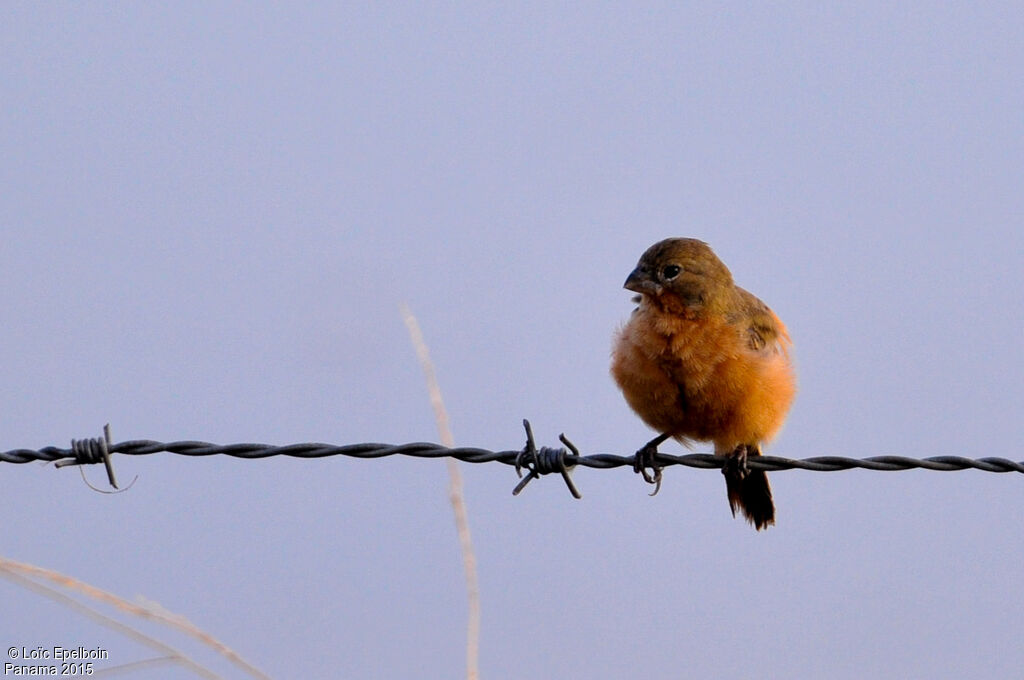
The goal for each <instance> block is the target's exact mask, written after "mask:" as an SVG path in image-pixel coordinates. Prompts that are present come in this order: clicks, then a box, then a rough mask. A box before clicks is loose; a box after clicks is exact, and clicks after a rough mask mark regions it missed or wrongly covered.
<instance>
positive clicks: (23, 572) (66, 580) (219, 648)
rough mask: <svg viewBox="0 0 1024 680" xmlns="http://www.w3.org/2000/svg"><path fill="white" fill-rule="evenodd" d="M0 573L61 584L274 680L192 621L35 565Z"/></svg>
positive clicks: (2, 568) (6, 566)
mask: <svg viewBox="0 0 1024 680" xmlns="http://www.w3.org/2000/svg"><path fill="white" fill-rule="evenodd" d="M0 572H6V575H9V576H15V577H18V576H21V577H28V579H27V580H28V582H29V583H32V584H34V585H36V586H39V587H44V586H42V584H39V583H37V582H35V581H33V580H31V579H32V578H39V579H45V580H48V581H51V582H52V583H55V584H57V585H59V586H62V587H64V588H67V589H68V590H73V591H77V592H79V593H81V594H83V595H85V596H86V597H89V598H92V599H93V600H96V601H97V602H102V603H104V604H108V605H110V606H112V607H116V608H117V609H120V610H121V611H123V612H126V613H128V614H132V615H133V616H138V617H140V618H143V619H150V620H152V621H156V622H158V623H162V624H164V625H166V626H170V627H172V628H175V629H177V630H179V631H181V632H183V633H185V634H186V635H189V636H191V637H193V638H195V639H196V640H198V641H199V642H201V643H203V644H204V645H206V646H208V647H211V648H212V649H213V650H214V651H216V652H217V653H218V654H221V655H222V656H224V657H226V658H227V659H228V660H229V661H231V662H232V663H233V664H235V665H236V666H238V667H239V668H241V669H242V670H243V671H245V672H246V673H248V674H249V675H251V676H252V677H254V678H259V679H260V680H270V676H268V675H267V674H266V673H264V672H263V671H261V670H260V669H258V668H256V667H255V666H253V665H252V664H250V663H249V662H248V661H246V660H244V659H243V658H242V657H241V656H239V655H238V653H237V652H235V651H234V650H233V649H231V648H230V647H228V646H227V645H225V644H224V643H223V642H221V641H220V640H217V639H216V638H214V637H213V636H212V635H210V634H209V633H206V632H205V631H203V630H202V629H200V628H199V627H197V626H196V625H195V624H193V623H191V622H190V621H188V620H187V619H186V618H185V617H183V616H175V615H171V614H168V613H164V612H161V611H157V610H156V609H154V608H153V607H143V606H141V605H138V604H135V603H133V602H129V601H128V600H125V599H122V598H120V597H118V596H117V595H114V594H112V593H108V592H107V591H105V590H101V589H100V588H97V587H95V586H92V585H89V584H88V583H84V582H82V581H79V580H78V579H76V578H73V577H71V576H67V575H65V574H62V573H60V572H58V571H53V570H51V569H44V568H43V567H37V566H35V565H34V564H26V563H24V562H18V561H15V560H11V559H8V558H6V557H0ZM34 590H36V591H37V592H40V591H39V589H38V588H35V589H34ZM54 592H56V591H54ZM44 594H45V593H44ZM56 594H57V595H58V596H61V597H66V596H63V595H61V594H60V593H56ZM54 599H56V598H54ZM67 600H69V601H70V602H72V603H74V604H76V605H78V606H79V607H85V605H82V604H81V603H79V602H77V601H75V600H73V599H71V598H67ZM61 602H62V603H66V602H65V601H63V600H61ZM86 609H88V608H86ZM97 615H99V616H103V615H102V614H99V613H98V612H97ZM121 625H123V624H121ZM167 649H170V648H169V647H168V648H167ZM182 658H185V657H182ZM186 660H187V659H186Z"/></svg>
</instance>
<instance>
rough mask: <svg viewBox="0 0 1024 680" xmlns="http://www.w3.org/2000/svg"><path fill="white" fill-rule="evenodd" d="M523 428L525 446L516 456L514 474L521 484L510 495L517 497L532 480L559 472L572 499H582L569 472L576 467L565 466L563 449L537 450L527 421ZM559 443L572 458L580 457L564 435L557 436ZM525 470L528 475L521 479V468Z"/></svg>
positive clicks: (546, 448) (573, 464)
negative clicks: (524, 430) (571, 454)
mask: <svg viewBox="0 0 1024 680" xmlns="http://www.w3.org/2000/svg"><path fill="white" fill-rule="evenodd" d="M523 427H524V428H525V429H526V446H525V447H524V448H523V450H522V451H520V452H519V455H518V456H516V474H517V475H519V477H520V479H522V481H521V482H519V483H518V484H516V488H514V489H512V495H513V496H518V495H519V492H520V491H522V490H523V489H525V488H526V485H527V484H529V483H530V482H531V481H532V480H534V479H537V478H538V477H540V476H541V475H546V474H549V473H551V472H559V473H561V475H562V479H563V480H565V485H566V486H567V487H569V493H571V494H572V496H573V498H583V494H581V493H580V492H579V489H577V488H576V485H575V484H573V481H572V477H571V476H570V474H569V473H570V472H572V469H573V468H574V467H575V466H576V464H575V463H570V464H569V465H566V463H565V456H566V451H565V449H553V448H550V447H547V446H542V447H541V448H540V449H539V450H538V449H537V445H536V444H534V442H533V428H532V427H530V421H529V420H525V419H524V420H523ZM558 439H559V441H561V442H562V443H563V444H565V445H566V447H568V448H569V450H570V451H572V453H573V456H575V457H576V458H579V457H580V452H579V449H577V448H576V447H575V446H574V445H573V443H572V442H571V441H569V439H568V438H567V437H566V436H565V434H560V435H558ZM527 457H529V460H528V461H525V462H524V460H523V459H524V458H527ZM524 467H525V468H526V469H527V471H528V474H527V475H526V477H523V468H524Z"/></svg>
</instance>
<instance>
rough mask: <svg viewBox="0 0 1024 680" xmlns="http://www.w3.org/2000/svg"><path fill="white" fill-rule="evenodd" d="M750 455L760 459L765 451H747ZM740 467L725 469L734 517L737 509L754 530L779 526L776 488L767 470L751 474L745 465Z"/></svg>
mask: <svg viewBox="0 0 1024 680" xmlns="http://www.w3.org/2000/svg"><path fill="white" fill-rule="evenodd" d="M747 452H748V454H749V455H754V456H760V455H761V449H760V447H757V446H749V447H747ZM737 462H738V463H739V465H736V464H732V461H729V463H726V465H725V467H723V468H722V472H723V473H724V474H725V486H726V490H727V491H728V493H729V508H731V509H732V515H733V517H735V516H736V509H737V508H739V509H740V510H741V511H742V512H743V516H744V517H746V518H747V521H749V522H750V523H751V524H753V525H754V528H755V529H757V530H758V531H760V530H761V529H764V528H766V527H768V526H769V525H772V524H775V504H774V503H773V502H772V487H771V485H770V484H769V483H768V475H767V474H765V472H764V470H747V469H746V465H745V464H744V462H743V461H737Z"/></svg>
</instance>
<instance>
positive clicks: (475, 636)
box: [401, 304, 480, 680]
mask: <svg viewBox="0 0 1024 680" xmlns="http://www.w3.org/2000/svg"><path fill="white" fill-rule="evenodd" d="M401 311H402V319H403V320H404V321H405V325H406V327H407V328H408V329H409V337H410V338H411V340H412V344H413V347H414V348H415V349H416V356H417V357H418V358H419V361H420V365H421V366H422V367H423V374H424V376H425V377H426V380H427V391H428V392H429V393H430V405H431V406H432V407H433V408H434V418H435V420H436V421H437V430H438V434H439V436H440V437H441V444H443V445H444V446H447V447H448V448H454V446H455V439H454V438H453V437H452V431H451V428H449V426H448V412H447V411H446V410H445V408H444V400H443V399H442V398H441V388H440V386H439V385H438V383H437V376H436V375H435V373H434V364H433V362H431V361H430V352H429V351H428V350H427V343H426V342H424V340H423V333H422V332H421V331H420V325H419V323H417V321H416V317H415V316H413V314H412V312H411V311H410V310H409V308H408V307H407V306H406V305H404V304H403V305H402V309H401ZM447 462H448V499H449V500H450V501H451V504H452V510H453V511H454V513H455V529H456V531H458V534H459V544H460V545H461V546H462V562H463V566H464V567H465V570H466V594H467V596H468V599H469V622H468V624H467V631H466V677H467V678H468V679H469V680H477V679H478V678H479V677H480V668H479V665H480V586H479V583H478V582H477V575H476V557H475V554H474V553H473V539H472V537H471V536H470V533H469V516H468V514H467V513H466V500H465V498H464V496H463V494H462V472H461V471H460V470H459V464H458V462H457V461H456V460H454V459H452V458H449V459H448V460H447Z"/></svg>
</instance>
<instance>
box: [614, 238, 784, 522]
mask: <svg viewBox="0 0 1024 680" xmlns="http://www.w3.org/2000/svg"><path fill="white" fill-rule="evenodd" d="M625 288H626V289H628V290H631V291H633V292H635V293H639V296H638V297H637V298H635V300H636V301H637V302H639V305H638V306H637V308H636V309H635V310H634V311H633V314H632V315H631V316H630V318H629V321H627V322H626V324H625V325H624V326H623V327H622V328H621V329H620V330H619V332H618V333H617V334H616V337H615V342H614V347H613V349H612V367H611V372H612V376H613V377H614V378H615V382H617V383H618V385H619V388H620V389H621V390H622V394H623V395H624V396H625V398H626V401H627V402H628V403H629V405H630V407H631V408H632V409H633V410H634V411H636V413H637V415H639V416H640V418H641V419H642V420H643V421H644V422H645V423H647V425H649V426H650V427H652V428H654V429H655V430H657V431H658V432H659V433H660V434H659V436H658V437H656V438H654V439H653V440H651V441H650V442H649V443H648V444H647V445H646V446H644V447H643V448H642V449H640V451H638V452H637V457H636V460H637V470H638V471H639V472H642V473H643V474H644V477H645V479H647V480H648V481H652V482H653V481H658V482H660V480H661V470H660V468H659V467H658V466H656V465H654V463H653V461H654V457H653V456H654V454H656V453H657V447H658V445H659V444H661V443H662V442H664V441H665V440H666V439H668V438H669V437H673V438H675V439H677V440H679V441H680V442H682V443H683V444H686V445H689V444H690V442H692V441H710V442H712V443H713V444H714V447H715V454H716V455H719V456H728V457H729V461H728V462H727V463H726V464H725V465H724V466H723V468H722V472H723V473H724V474H725V479H726V488H727V491H728V494H729V507H730V508H731V509H732V513H733V515H734V516H735V514H736V509H737V508H739V509H740V510H741V511H742V512H743V514H744V515H745V516H746V518H747V519H748V520H749V521H750V523H751V524H753V525H754V527H756V528H757V529H758V530H760V529H763V528H765V527H767V526H768V525H770V524H774V523H775V505H774V504H773V502H772V491H771V487H770V486H769V484H768V476H767V475H766V474H765V473H764V471H762V470H750V469H749V468H748V467H747V465H746V461H747V456H748V455H750V456H758V455H761V444H762V443H764V442H766V441H768V440H770V439H771V438H772V437H773V436H774V435H775V434H776V433H777V432H778V431H779V428H781V427H782V423H783V421H784V420H785V418H786V413H787V412H788V411H789V407H790V405H791V404H792V403H793V397H794V396H795V394H796V374H795V372H794V370H793V364H792V363H791V361H790V357H789V348H790V340H789V334H788V332H787V331H786V326H785V325H784V324H783V323H782V321H780V320H779V317H777V316H776V315H775V313H774V312H772V310H771V309H769V308H768V306H767V305H765V304H764V303H763V302H761V301H760V300H759V299H757V298H756V297H754V296H753V295H752V294H750V293H748V292H747V291H746V290H744V289H742V288H740V287H739V286H737V285H736V284H734V283H733V279H732V274H731V273H730V272H729V269H728V268H727V267H726V266H725V264H723V263H722V261H721V260H719V259H718V257H717V256H716V255H715V254H714V252H712V250H711V248H710V247H709V246H708V244H706V243H704V242H703V241H698V240H697V239H692V238H670V239H665V240H664V241H660V242H658V243H655V244H654V245H653V246H651V247H650V248H648V249H647V251H646V252H645V253H644V254H643V255H642V256H641V257H640V262H639V263H638V264H637V266H636V269H634V270H633V271H632V273H630V275H629V277H628V278H627V279H626V283H625ZM648 467H649V468H652V469H653V470H654V476H653V477H651V476H649V475H648V473H647V471H646V468H648Z"/></svg>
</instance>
